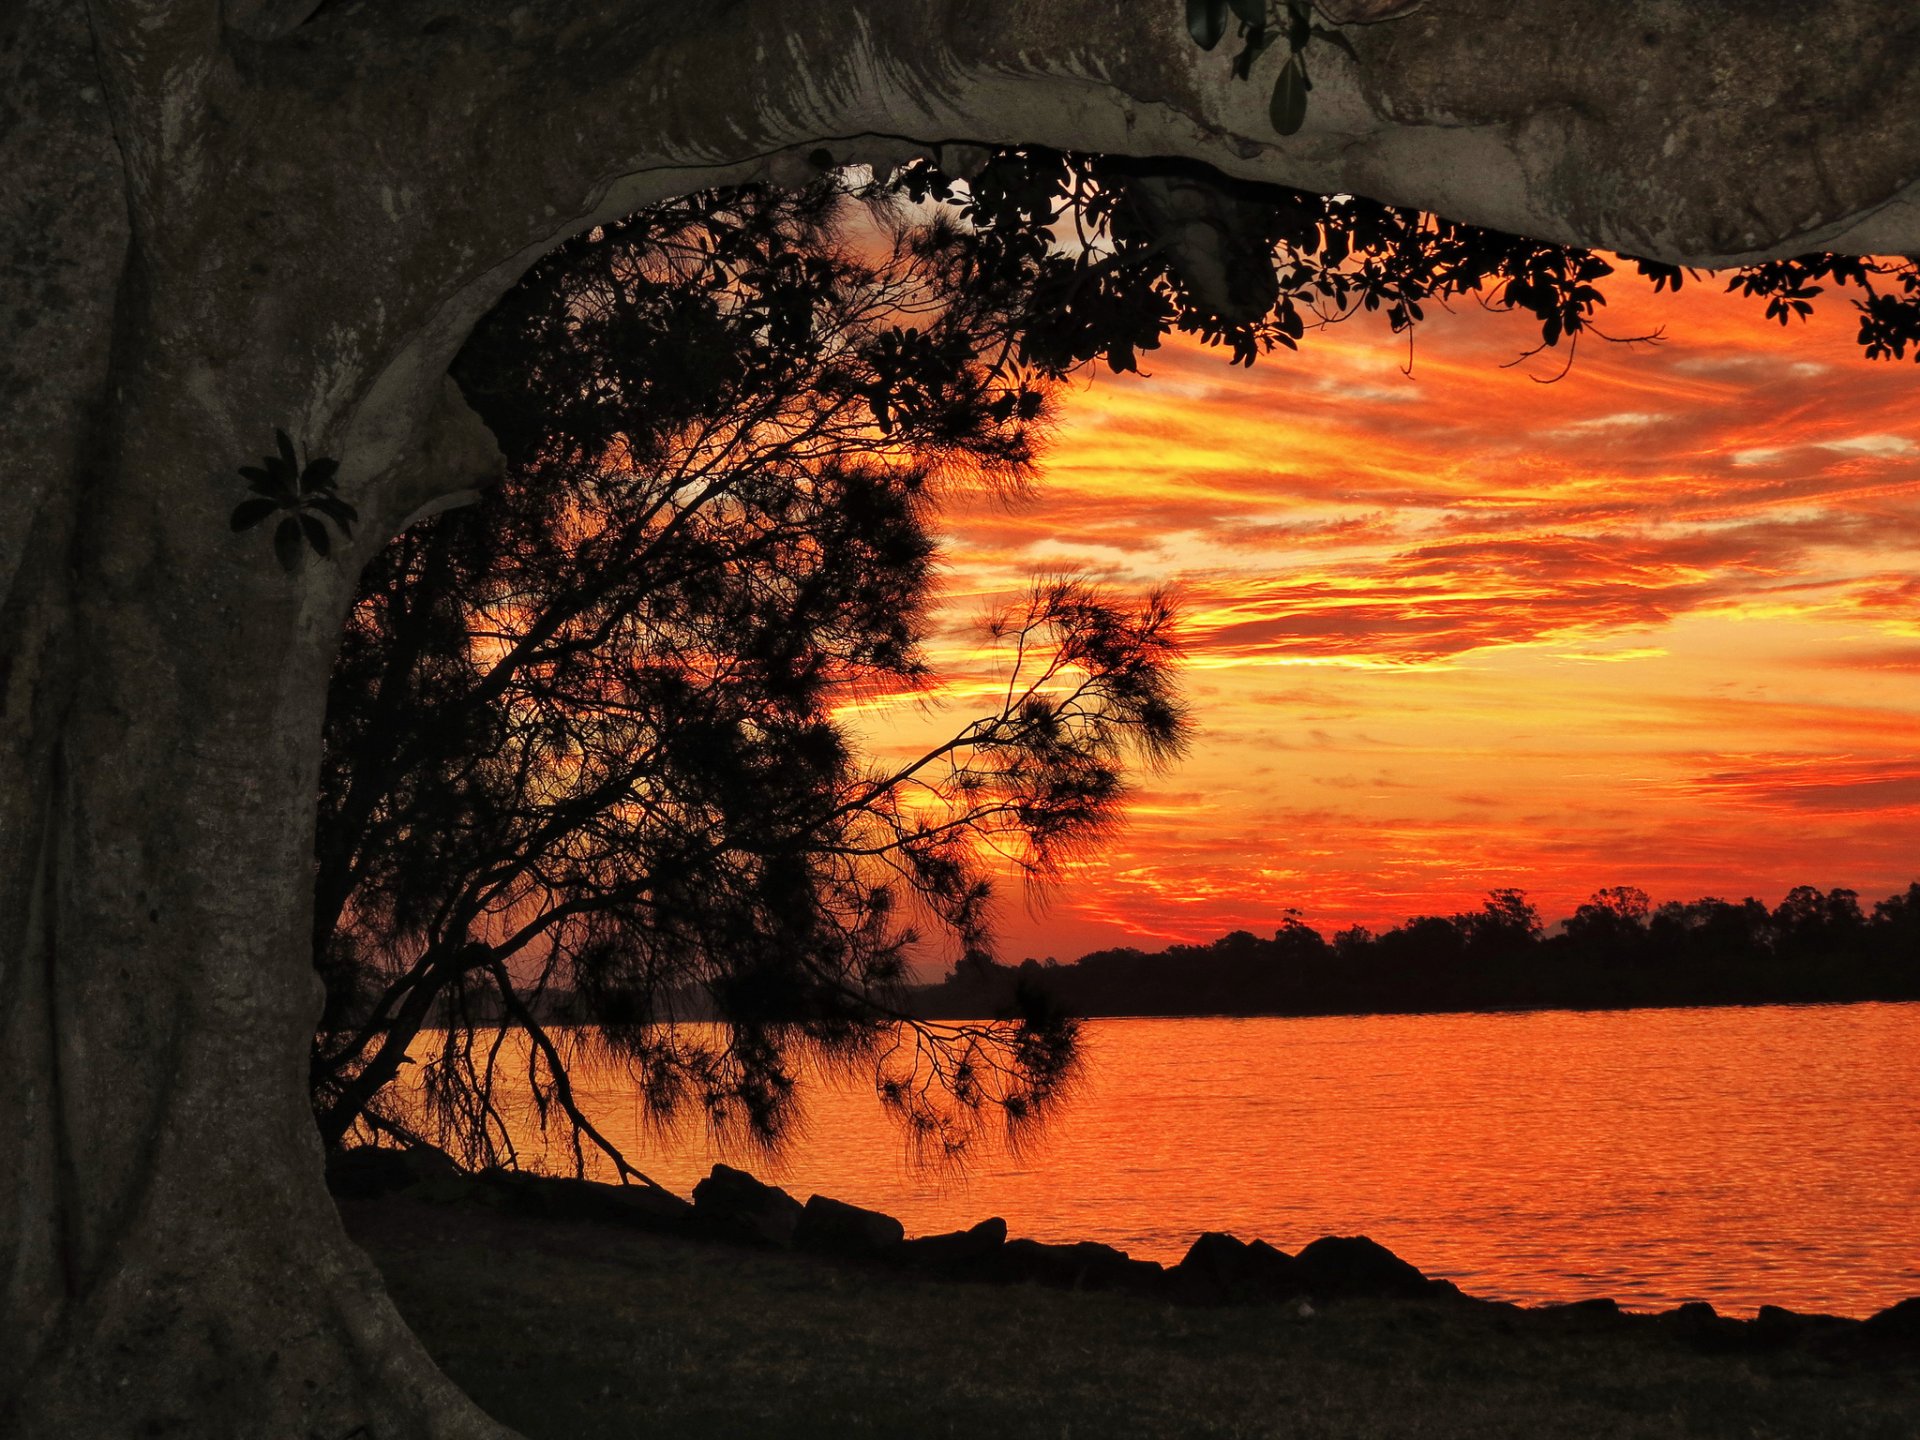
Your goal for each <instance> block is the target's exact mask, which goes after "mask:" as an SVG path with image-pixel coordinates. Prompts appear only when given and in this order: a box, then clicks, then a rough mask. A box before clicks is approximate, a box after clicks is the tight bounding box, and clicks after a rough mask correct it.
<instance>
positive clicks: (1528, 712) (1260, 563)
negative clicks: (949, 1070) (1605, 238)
mask: <svg viewBox="0 0 1920 1440" xmlns="http://www.w3.org/2000/svg"><path fill="white" fill-rule="evenodd" d="M1722 283H1723V282H1720V281H1716V280H1713V279H1711V278H1709V279H1706V280H1705V281H1702V282H1699V283H1695V284H1689V285H1688V286H1687V288H1686V289H1685V290H1684V291H1683V292H1682V293H1681V294H1680V295H1679V296H1677V297H1676V296H1672V295H1663V296H1655V295H1653V294H1652V293H1651V291H1650V289H1649V288H1648V287H1647V286H1646V285H1645V284H1644V283H1643V282H1641V281H1639V280H1638V279H1637V278H1634V277H1632V276H1630V275H1624V274H1623V275H1617V276H1615V277H1612V278H1611V282H1610V301H1611V303H1610V304H1609V306H1608V308H1607V310H1606V311H1605V312H1603V315H1602V324H1603V326H1604V327H1605V328H1606V329H1607V330H1608V331H1609V333H1612V334H1619V335H1635V334H1641V333H1644V332H1648V331H1652V330H1656V329H1660V328H1662V327H1664V331H1665V338H1664V340H1663V341H1662V342H1661V343H1659V344H1658V345H1652V346H1647V345H1636V346H1631V347H1630V346H1625V345H1607V344H1602V343H1598V342H1596V341H1594V340H1593V339H1592V338H1589V339H1588V340H1586V341H1585V342H1583V343H1582V345H1581V346H1580V349H1579V353H1578V356H1577V359H1576V360H1575V363H1574V365H1573V368H1572V370H1571V371H1570V373H1568V374H1567V375H1566V376H1565V378H1564V379H1562V380H1560V381H1558V382H1557V383H1554V384H1542V383H1539V380H1538V379H1536V378H1535V377H1542V376H1551V375H1553V374H1555V373H1556V372H1557V371H1558V370H1559V369H1560V366H1561V365H1562V364H1563V363H1564V355H1562V354H1556V353H1551V352H1549V353H1547V354H1543V355H1541V356H1537V357H1535V358H1534V359H1532V360H1530V361H1527V362H1526V363H1524V364H1522V365H1518V366H1515V367H1513V368H1508V369H1503V368H1501V367H1502V365H1503V364H1504V363H1506V362H1509V361H1512V360H1514V359H1515V358H1516V357H1517V356H1518V355H1519V354H1520V353H1521V352H1522V351H1523V350H1525V349H1526V348H1527V347H1528V345H1529V344H1530V343H1532V340H1533V339H1537V331H1531V332H1530V329H1529V326H1528V324H1527V323H1526V322H1525V321H1524V320H1523V319H1521V318H1520V317H1513V316H1501V315H1495V314H1489V313H1485V312H1482V311H1480V310H1479V309H1478V307H1467V308H1465V309H1462V310H1459V311H1457V312H1456V313H1454V314H1451V315H1449V314H1445V313H1440V312H1438V311H1437V310H1436V311H1435V312H1433V313H1432V314H1431V315H1430V318H1429V321H1428V322H1427V323H1426V324H1425V325H1423V326H1422V328H1421V329H1420V330H1419V332H1418V334H1417V337H1416V339H1415V344H1414V350H1413V362H1414V363H1413V370H1412V373H1411V375H1408V374H1406V373H1403V366H1404V365H1405V364H1406V361H1407V356H1408V351H1407V344H1406V340H1405V337H1394V336H1392V335H1390V334H1389V333H1387V331H1386V327H1385V326H1384V324H1380V323H1377V322H1376V321H1374V320H1373V319H1372V318H1371V317H1362V318H1358V319H1355V320H1353V321H1351V322H1349V323H1346V324H1344V325H1340V326H1337V327H1334V328H1331V329H1328V330H1325V331H1321V332H1317V333H1314V332H1310V333H1309V335H1308V337H1307V339H1306V341H1305V343H1304V344H1303V346H1302V348H1301V351H1300V352H1299V353H1298V354H1297V355H1295V354H1287V353H1284V352H1281V353H1277V354H1275V355H1272V356H1269V357H1265V358H1263V359H1262V361H1261V362H1260V363H1259V364H1257V365H1256V366H1255V367H1254V368H1253V369H1252V370H1246V369H1238V368H1233V367H1231V366H1229V365H1228V364H1227V361H1226V358H1225V355H1224V352H1219V351H1207V350H1203V349H1201V348H1199V347H1198V346H1197V345H1194V344H1192V343H1189V342H1184V341H1175V342H1173V343H1170V344H1168V345H1167V346H1166V347H1165V348H1163V349H1161V350H1160V351H1158V352H1154V353H1151V354H1143V355H1142V357H1141V360H1142V367H1143V369H1145V370H1147V371H1149V372H1150V374H1148V375H1146V376H1144V377H1141V376H1130V375H1129V376H1116V375H1113V374H1111V373H1108V372H1105V371H1102V372H1101V373H1100V374H1098V375H1097V376H1096V377H1095V378H1094V379H1093V380H1092V381H1091V382H1081V383H1079V384H1077V385H1076V386H1075V387H1074V388H1073V389H1072V390H1071V391H1070V392H1069V393H1068V394H1067V395H1066V396H1065V397H1064V401H1063V404H1062V407H1061V416H1060V423H1059V425H1058V428H1057V430H1056V432H1055V434H1054V436H1053V439H1052V443H1051V445H1050V447H1049V450H1048V453H1047V456H1046V459H1045V462H1044V465H1043V470H1042V477H1041V480H1040V482H1039V483H1038V484H1037V485H1036V486H1035V487H1034V488H1033V490H1032V493H1031V494H1030V495H1028V496H1026V497H1024V498H1023V499H1022V500H1020V501H1018V502H1015V503H1011V504H1009V503H1006V502H1004V501H1002V500H999V499H995V498H993V497H990V496H985V495H977V494H976V495H969V496H963V497H958V498H956V499H955V500H954V501H953V502H952V503H951V504H950V505H949V506H948V507H947V510H946V512H945V517H944V521H943V524H944V527H945V529H946V532H947V540H946V551H945V562H946V580H945V608H944V610H943V612H942V616H941V619H940V625H939V633H938V635H937V637H936V641H935V644H934V646H933V649H932V658H933V659H934V661H935V663H936V667H937V668H938V669H939V670H940V671H941V672H942V673H943V674H944V675H946V676H948V677H949V678H950V680H951V682H952V683H951V684H950V686H949V690H948V698H947V700H946V701H945V702H944V707H943V708H940V709H938V710H937V712H936V713H935V714H933V715H931V716H930V715H928V714H927V713H925V711H926V706H925V704H924V702H922V703H908V704H897V703H896V704H888V703H877V704H870V705H868V706H866V707H863V709H862V710H861V712H860V713H859V715H858V717H857V719H856V724H857V725H859V727H860V728H862V729H863V730H864V731H865V732H866V733H867V735H868V743H869V744H870V745H872V746H873V747H874V748H875V749H876V750H877V751H879V752H881V753H894V752H904V751H905V750H907V749H908V748H910V746H911V743H912V741H913V739H914V738H915V736H916V733H918V732H921V731H923V730H924V729H925V727H926V726H928V725H934V726H938V727H941V728H944V729H946V730H947V731H948V732H949V733H951V731H952V729H953V728H954V726H955V722H956V720H957V719H963V718H964V716H965V715H966V713H967V691H968V688H969V686H970V685H977V684H979V683H981V682H982V681H985V680H987V679H988V678H989V677H988V674H987V673H986V672H983V670H982V661H981V658H980V653H979V648H978V643H979V642H978V634H979V631H978V622H979V619H980V617H981V616H982V615H983V614H984V613H985V612H986V611H987V610H989V609H990V608H993V607H994V606H995V605H996V604H999V603H1004V602H1006V601H1007V600H1009V599H1011V598H1013V597H1015V596H1016V595H1018V594H1019V593H1021V592H1023V591H1024V589H1025V587H1026V585H1027V583H1028V578H1029V577H1030V576H1031V575H1032V574H1033V573H1034V572H1036V571H1047V572H1060V571H1069V570H1070V571H1078V572H1082V573H1086V574H1088V575H1091V576H1094V577H1097V578H1099V579H1101V580H1103V581H1105V582H1106V583H1108V584H1109V585H1111V586H1112V587H1115V589H1117V590H1118V591H1120V592H1121V593H1123V594H1137V593H1141V592H1144V591H1146V590H1147V589H1149V588H1152V587H1154V586H1158V585H1168V584H1170V585H1172V586H1174V587H1175V588H1176V589H1177V591H1178V592H1179V594H1180V595H1181V596H1182V597H1183V602H1184V603H1183V610H1184V614H1185V617H1186V621H1185V628H1186V635H1187V639H1188V643H1189V646H1190V654H1189V661H1188V665H1187V668H1186V681H1187V687H1188V693H1189V696H1190V698H1191V700H1192V702H1193V707H1194V713H1195V719H1196V721H1197V722H1198V733H1197V735H1196V737H1195V744H1194V747H1193V751H1192V754H1191V755H1190V757H1189V758H1188V759H1187V760H1186V761H1185V762H1184V763H1182V764H1180V765H1178V766H1177V767H1176V768H1174V769H1173V770H1171V771H1169V772H1168V773H1165V774H1162V775H1145V776H1142V777H1140V781H1139V785H1138V789H1137V793H1136V796H1135V799H1134V802H1133V803H1132V805H1131V806H1130V810H1129V819H1128V823H1127V826H1126V829H1125V830H1124V832H1123V833H1122V834H1121V835H1120V836H1119V838H1118V839H1117V840H1116V841H1115V842H1114V843H1113V844H1111V845H1110V846H1108V847H1107V848H1105V849H1104V850H1103V851H1102V852H1101V853H1100V854H1098V855H1097V856H1095V857H1093V858H1091V859H1088V860H1086V861H1084V862H1080V863H1076V864H1075V865H1074V866H1073V867H1072V869H1071V871H1070V873H1069V876H1068V878H1067V881H1066V883H1065V884H1063V885H1062V886H1060V887H1059V888H1057V889H1056V890H1055V891H1053V892H1052V893H1051V894H1050V896H1048V897H1046V901H1045V903H1044V905H1043V906H1042V907H1041V908H1038V909H1033V908H1031V907H1029V906H1028V905H1027V904H1026V903H1024V902H1023V900H1022V898H1021V896H1020V893H1019V890H1018V887H1017V885H1016V886H1010V887H1008V888H1007V889H1006V892H1005V898H1004V900H1003V903H1002V906H1001V912H1000V921H1001V934H1002V938H1003V947H1004V955H1005V958H1009V959H1015V960H1017V959H1019V958H1020V957H1021V956H1023V955H1037V956H1046V955H1055V956H1058V957H1059V958H1060V959H1062V960H1066V959H1069V958H1071V957H1073V956H1076V955H1079V954H1081V953H1082V952H1084V951H1086V950H1088V949H1092V948H1095V947H1097V946H1101V945H1108V944H1115V943H1125V942H1132V943H1138V944H1142V945H1145V946H1148V947H1154V948H1157V947H1158V946H1159V945H1162V944H1164V943H1167V942H1169V941H1173V940H1202V941H1204V940H1208V939H1211V938H1213V937H1215V936H1217V935H1220V934H1223V933H1225V932H1226V931H1228V930H1231V929H1234V928H1240V927H1244V928H1246V929H1250V930H1253V931H1256V932H1260V933H1266V932H1269V931H1271V930H1272V929H1273V928H1275V926H1276V925H1277V924H1278V923H1279V921H1280V919H1281V917H1282V915H1283V913H1284V912H1285V911H1286V910H1287V909H1288V907H1297V908H1298V910H1299V911H1300V912H1301V914H1302V917H1303V918H1304V919H1305V920H1306V921H1307V923H1309V924H1311V925H1314V926H1316V927H1317V928H1319V929H1321V930H1322V931H1323V932H1326V933H1331V932H1332V931H1333V930H1334V929H1336V928H1340V927H1344V926H1347V925H1351V924H1355V923H1362V924H1366V925H1370V926H1374V927H1376V928H1379V927H1383V926H1386V925H1391V924H1396V923H1398V922H1400V921H1402V920H1404V919H1406V918H1407V917H1408V916H1411V915H1415V914H1420V913H1434V912H1439V913H1452V912H1454V911H1456V910H1461V909H1471V908H1477V906H1478V903H1479V899H1480V897H1481V896H1482V894H1483V893H1484V892H1485V891H1486V890H1488V889H1490V888H1493V887H1497V886H1518V887H1521V888H1523V889H1525V890H1527V891H1528V892H1529V893H1530V895H1531V896H1532V898H1533V900H1534V902H1535V903H1536V904H1537V905H1538V906H1539V907H1540V909H1541V911H1542V912H1543V914H1544V915H1545V916H1546V917H1547V918H1548V919H1549V920H1553V919H1557V918H1559V917H1561V916H1563V915H1565V914H1567V913H1569V912H1570V911H1571V910H1572V908H1573V907H1574V906H1575V905H1577V904H1578V903H1580V902H1581V901H1582V900H1584V899H1585V898H1586V897H1587V896H1588V895H1589V894H1590V893H1591V892H1592V891H1593V890H1594V889H1596V888H1597V887H1599V886H1602V885H1610V884H1630V885H1639V886H1641V887H1643V888H1644V889H1646V890H1647V891H1648V892H1649V893H1650V894H1652V895H1653V897H1654V898H1655V900H1656V901H1659V900H1664V899H1691V898H1694V897H1697V896H1699V895H1703V894H1715V895H1723V896H1727V897H1730V898H1739V897H1741V896H1745V895H1748V894H1753V895H1758V896H1759V897H1760V898H1762V899H1763V900H1765V901H1766V902H1767V903H1768V904H1773V903H1776V902H1777V901H1778V900H1779V899H1780V897H1781V895H1782V894H1783V893H1784V892H1785V890H1786V889H1787V888H1788V887H1789V886H1791V885H1794V884H1802V883H1807V884H1815V885H1819V886H1821V887H1823V888H1825V887H1832V886H1836V885H1845V886H1850V887H1853V888H1854V889H1857V890H1859V891H1860V892H1861V895H1862V897H1863V899H1865V900H1868V901H1871V900H1873V899H1878V898H1880V897H1881V896H1883V895H1885V894H1887V893H1890V892H1891V891H1893V890H1895V889H1901V888H1904V887H1905V885H1906V884H1907V883H1908V881H1910V880H1912V879H1914V878H1916V877H1920V761H1917V760H1916V758H1915V754H1914V739H1915V736H1916V734H1920V578H1917V577H1920V418H1917V416H1916V405H1915V401H1916V398H1920V384H1917V383H1916V382H1917V381H1920V375H1917V374H1916V370H1915V367H1914V366H1913V365H1912V364H1911V363H1907V364H1898V363H1891V362H1887V361H1879V362H1868V361H1866V360H1864V359H1862V358H1861V357H1860V354H1859V351H1858V349H1857V347H1856V346H1855V345H1854V343H1853V329H1854V327H1853V324H1852V320H1851V315H1852V311H1851V308H1850V306H1849V305H1848V304H1847V303H1846V301H1845V300H1844V298H1838V297H1833V296H1827V297H1824V298H1823V303H1822V304H1821V305H1820V307H1819V308H1818V309H1817V310H1816V313H1815V316H1814V318H1813V320H1812V321H1811V322H1808V323H1805V324H1801V323H1795V324H1794V325H1793V326H1791V327H1790V328H1787V329H1785V330H1783V329H1781V328H1780V327H1779V326H1777V325H1775V324H1773V323H1772V322H1770V321H1767V320H1765V319H1764V318H1763V314H1762V306H1761V304H1760V303H1757V302H1754V301H1751V300H1745V299H1741V298H1738V297H1732V296H1727V295H1724V294H1723V293H1721V284H1722ZM1530 336H1531V338H1530ZM927 958H928V960H929V962H931V961H933V960H934V959H935V957H934V956H933V955H931V954H929V956H928V957H927Z"/></svg>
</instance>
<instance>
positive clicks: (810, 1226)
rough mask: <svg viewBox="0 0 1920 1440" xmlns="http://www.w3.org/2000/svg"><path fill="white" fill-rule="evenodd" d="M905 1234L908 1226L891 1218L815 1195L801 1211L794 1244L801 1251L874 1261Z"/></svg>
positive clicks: (875, 1211)
mask: <svg viewBox="0 0 1920 1440" xmlns="http://www.w3.org/2000/svg"><path fill="white" fill-rule="evenodd" d="M906 1234H907V1232H906V1229H905V1227H903V1226H902V1225H901V1224H900V1222H899V1221H898V1220H896V1219H894V1218H893V1216H891V1215H882V1214H881V1213H880V1212H879V1211H878V1210H862V1209H861V1208H860V1207H859V1206H858V1205H849V1204H847V1203H846V1202H845V1201H844V1200H830V1199H828V1198H827V1197H826V1196H825V1195H815V1196H812V1197H811V1198H809V1199H808V1201H807V1204H806V1208H805V1209H804V1210H802V1211H801V1212H800V1223H799V1224H798V1225H797V1226H796V1227H795V1228H794V1232H793V1243H794V1245H795V1247H796V1248H798V1249H801V1250H817V1251H819V1252H821V1253H823V1254H827V1255H845V1256H851V1257H854V1258H858V1259H872V1258H875V1257H877V1256H881V1255H884V1254H886V1253H887V1252H888V1251H889V1250H892V1249H893V1248H894V1247H896V1246H897V1245H899V1244H900V1243H901V1241H903V1240H904V1239H905V1238H906Z"/></svg>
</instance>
